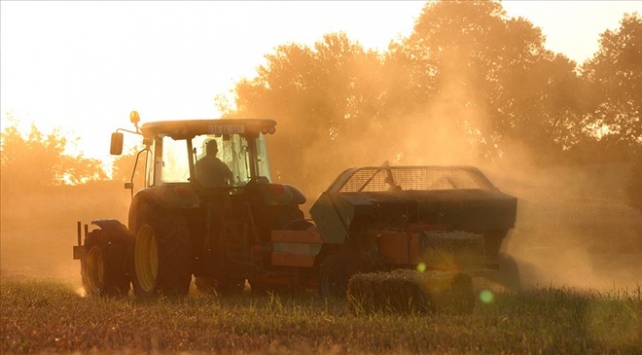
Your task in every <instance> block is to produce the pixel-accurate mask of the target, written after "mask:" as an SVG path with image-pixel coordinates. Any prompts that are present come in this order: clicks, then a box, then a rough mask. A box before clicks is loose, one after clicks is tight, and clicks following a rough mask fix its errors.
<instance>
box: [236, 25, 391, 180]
mask: <svg viewBox="0 0 642 355" xmlns="http://www.w3.org/2000/svg"><path fill="white" fill-rule="evenodd" d="M266 59H267V64H265V65H263V66H261V67H259V69H258V75H257V77H256V78H254V79H251V80H250V79H244V80H242V81H241V82H239V83H238V84H237V86H236V88H235V95H236V99H235V104H236V109H235V110H233V111H230V112H227V116H238V117H256V116H260V117H274V118H277V119H278V122H279V124H278V126H277V130H278V131H279V138H278V139H277V140H274V141H272V140H270V141H268V144H269V145H270V149H271V158H272V165H273V168H274V169H273V170H274V171H273V177H275V178H276V179H277V180H280V181H286V182H287V181H291V182H299V181H308V180H314V179H318V177H319V176H320V175H321V176H326V174H328V171H329V170H330V171H332V169H333V168H335V169H336V164H333V161H334V159H336V156H335V157H332V156H330V155H329V154H322V153H323V152H324V151H325V152H326V153H328V152H329V151H330V150H331V149H333V148H334V147H336V148H341V149H349V148H348V147H347V146H345V145H344V144H345V143H346V142H348V141H353V140H359V139H360V138H361V137H363V136H364V134H366V129H365V128H366V127H369V126H370V125H373V124H376V123H377V121H378V119H380V117H381V115H380V113H381V112H380V106H379V103H380V87H381V84H380V81H381V78H380V75H379V74H380V71H381V68H382V64H381V59H380V57H379V55H378V54H377V53H376V52H373V51H366V50H364V49H363V47H362V46H360V45H359V44H358V43H353V42H351V41H349V40H348V38H347V36H346V35H345V34H344V33H337V34H328V35H325V36H324V37H323V40H322V41H319V42H317V43H316V44H315V45H314V47H312V48H311V47H308V46H302V45H297V44H289V45H283V46H280V47H278V48H277V49H276V51H275V53H273V54H269V55H267V56H266ZM356 152H357V153H359V154H360V153H363V151H362V150H356ZM293 153H295V154H293ZM353 153H354V152H350V154H353ZM350 154H349V155H350ZM337 155H341V154H340V152H339V153H337ZM310 156H314V157H315V158H314V161H313V160H311V159H310V158H308V157H310ZM331 174H336V172H334V171H333V172H332V173H331Z"/></svg>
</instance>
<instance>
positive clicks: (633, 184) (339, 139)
mask: <svg viewBox="0 0 642 355" xmlns="http://www.w3.org/2000/svg"><path fill="white" fill-rule="evenodd" d="M544 41H545V38H544V36H543V35H542V32H541V30H540V29H539V28H537V27H535V26H534V25H533V24H532V23H530V22H529V21H528V20H526V19H524V18H521V17H520V18H513V17H509V16H508V15H507V14H506V12H505V10H504V9H503V7H502V5H501V3H500V2H495V1H475V2H472V1H437V2H429V3H427V4H426V5H425V6H424V8H423V9H422V11H421V13H420V15H419V17H418V18H417V20H416V22H415V26H414V29H413V31H412V32H411V34H410V35H409V36H408V37H405V38H402V39H399V40H395V41H391V43H390V44H389V46H388V49H387V50H386V51H383V52H379V51H374V50H366V49H364V48H363V47H362V46H361V45H360V44H359V43H358V42H355V41H352V40H350V39H349V38H348V37H347V35H346V34H344V33H330V34H326V35H325V36H323V38H322V39H321V40H320V41H318V42H316V43H314V44H313V45H312V46H307V45H301V44H296V43H290V44H284V45H281V46H279V47H277V48H276V49H275V50H274V51H273V52H272V53H268V54H267V55H266V56H265V64H263V65H262V66H260V67H258V68H257V71H256V75H255V76H254V77H251V78H243V79H242V80H240V81H239V82H238V83H237V84H236V85H235V87H234V88H233V90H232V92H233V94H234V99H233V102H226V101H225V100H224V99H221V98H217V99H216V102H215V104H216V105H217V107H219V108H221V109H222V111H223V112H224V116H225V117H270V118H275V119H277V121H278V126H277V130H278V134H277V135H276V136H275V137H274V138H271V139H270V140H269V141H268V144H269V148H270V159H271V163H272V167H273V173H272V175H273V178H274V179H275V180H277V181H281V182H288V183H292V184H294V185H297V186H300V185H301V184H302V182H306V183H308V184H311V185H314V186H316V184H318V185H320V186H321V185H327V184H328V183H329V181H331V179H332V178H333V177H334V176H336V174H337V173H338V172H339V171H340V170H341V169H343V168H348V167H350V166H356V165H369V164H379V163H381V162H383V161H384V160H387V161H390V162H391V163H397V164H419V163H421V164H423V163H452V162H480V161H482V162H484V163H493V162H499V161H502V160H506V159H514V160H515V159H523V157H528V160H529V161H532V163H533V164H535V165H537V166H547V165H558V164H586V163H594V162H596V163H604V162H630V161H636V162H637V163H635V164H634V169H633V173H632V176H631V178H630V184H629V185H630V186H629V192H630V194H632V196H636V197H635V198H632V201H638V202H637V203H638V207H640V208H641V209H642V187H640V181H642V168H641V166H642V162H640V160H642V158H641V157H642V152H641V151H642V121H641V120H640V112H641V107H642V95H640V92H642V17H641V16H640V15H639V14H637V13H634V14H625V15H624V16H623V18H622V20H621V21H620V25H619V27H618V28H617V29H616V30H613V31H611V30H607V31H605V32H603V33H602V34H601V35H600V40H599V50H598V51H597V52H596V53H595V54H594V55H593V56H592V57H591V58H590V59H588V60H586V61H585V62H584V63H575V62H574V61H572V60H570V59H569V58H568V57H566V56H565V55H563V54H559V53H554V52H552V51H550V50H547V49H546V48H545V46H544ZM65 144H66V141H65V140H64V138H62V137H61V136H59V135H56V133H52V135H48V136H43V134H42V133H41V132H39V131H38V130H37V129H36V128H35V127H32V130H31V133H29V135H28V137H24V136H21V135H20V134H19V132H17V131H16V130H15V128H12V127H6V128H5V129H4V130H3V132H2V183H3V189H4V188H5V186H13V185H12V184H20V183H26V180H25V176H30V177H31V176H33V178H34V179H36V178H37V180H38V181H35V182H31V183H36V184H40V185H47V184H52V183H53V184H56V183H83V182H87V181H93V180H100V179H104V178H105V176H106V175H105V173H104V171H103V170H102V168H101V167H100V163H99V162H98V161H93V160H91V159H87V158H84V157H82V156H76V157H68V156H65V155H64V154H63V150H64V146H65ZM49 155H53V156H55V157H54V158H53V160H52V157H51V156H49ZM25 156H37V157H39V158H38V159H43V161H48V162H49V163H48V164H46V166H47V167H48V168H47V169H49V170H48V171H46V172H40V171H39V172H38V173H33V174H31V173H29V174H25V172H28V171H31V170H29V169H33V168H31V167H28V166H22V165H20V164H21V161H24V160H23V158H24V157H25ZM127 159H130V160H129V161H131V158H127V157H125V158H123V159H121V160H120V161H119V162H118V164H120V165H118V166H116V168H115V169H114V171H115V172H116V173H117V174H119V176H118V178H122V179H124V178H125V177H127V179H128V178H129V171H125V170H126V169H125V168H124V163H125V162H127V161H128V160H127ZM52 162H53V163H52ZM33 165H40V164H33ZM41 166H42V165H40V167H39V168H41ZM18 172H20V173H19V174H18ZM12 174H15V177H14V175H12ZM635 174H638V175H635ZM18 176H20V177H19V178H18ZM7 181H12V182H11V183H10V184H9V185H7V184H5V182H7ZM15 186H17V185H15ZM322 187H326V186H322ZM633 203H634V202H633Z"/></svg>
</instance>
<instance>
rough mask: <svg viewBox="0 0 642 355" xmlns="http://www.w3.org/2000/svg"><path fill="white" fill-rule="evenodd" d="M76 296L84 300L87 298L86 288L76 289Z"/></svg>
mask: <svg viewBox="0 0 642 355" xmlns="http://www.w3.org/2000/svg"><path fill="white" fill-rule="evenodd" d="M76 294H77V295H78V296H80V297H82V298H85V297H87V292H86V291H85V288H84V287H80V288H77V289H76Z"/></svg>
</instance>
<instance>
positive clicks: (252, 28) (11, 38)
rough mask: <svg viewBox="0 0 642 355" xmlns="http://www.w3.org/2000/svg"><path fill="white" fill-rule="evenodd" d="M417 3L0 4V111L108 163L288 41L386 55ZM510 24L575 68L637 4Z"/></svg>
mask: <svg viewBox="0 0 642 355" xmlns="http://www.w3.org/2000/svg"><path fill="white" fill-rule="evenodd" d="M424 4H425V2H424V1H356V2H346V1H335V2H329V1H319V2H312V1H305V2H293V1H286V2H269V1H261V2H244V1H242V2H222V1H212V2H210V1H207V2H205V1H196V2H171V1H159V2H152V1H142V2H124V1H105V2H84V1H83V2H79V1H72V2H59V1H55V2H33V1H9V2H8V1H2V2H0V14H1V20H0V26H1V28H0V36H1V38H0V45H1V49H0V70H1V72H0V80H1V85H0V113H1V115H2V116H1V121H0V122H1V123H2V125H4V124H6V118H7V113H8V112H9V113H11V114H12V115H13V116H15V117H17V118H18V119H20V120H21V121H22V122H23V123H24V124H25V125H28V124H29V123H30V122H35V123H36V125H37V126H38V127H40V128H41V129H43V130H44V131H49V130H51V129H52V128H54V127H59V128H61V129H62V130H63V132H65V133H69V134H70V135H71V136H78V137H81V140H80V142H79V145H80V146H79V148H80V149H82V150H83V151H85V152H86V155H88V156H92V157H100V158H103V157H107V156H108V152H107V151H108V146H109V136H110V133H111V131H113V130H114V129H116V128H118V127H125V128H130V127H129V121H128V115H129V112H130V111H131V110H138V111H139V112H140V114H141V119H142V121H143V122H144V121H151V120H160V119H180V118H209V117H217V116H218V112H217V111H216V109H215V107H214V97H215V96H216V95H218V94H226V93H228V92H229V90H230V89H232V87H233V86H234V83H235V81H237V80H238V79H240V78H241V77H243V76H252V75H253V74H254V72H255V69H256V68H257V67H258V66H259V65H260V64H262V63H263V56H264V55H265V54H267V53H270V52H271V51H272V50H273V49H274V48H275V47H276V46H278V45H280V44H284V43H289V42H296V43H302V44H312V43H314V42H316V41H319V40H320V39H321V37H322V36H323V34H326V33H329V32H336V31H344V32H346V33H347V35H348V37H349V38H350V39H352V40H355V41H359V42H360V43H361V44H362V45H363V46H364V47H367V48H374V49H379V50H385V49H386V47H387V45H388V43H389V42H390V41H391V40H394V39H396V38H399V37H400V36H405V35H408V34H409V33H410V32H411V31H412V27H413V24H414V20H415V19H416V17H417V16H418V15H419V14H420V11H421V8H422V7H423V5H424ZM503 4H504V8H505V9H506V10H507V12H508V15H509V16H523V17H526V18H527V19H529V20H530V21H531V22H533V23H534V24H535V25H536V26H538V27H541V28H542V31H543V33H544V35H546V36H547V42H546V45H547V47H548V48H549V49H551V50H553V51H555V52H561V53H564V54H566V55H567V56H568V57H570V58H571V59H574V60H576V61H578V62H580V63H581V62H582V61H584V60H585V59H587V58H589V57H590V56H591V55H592V54H593V53H594V52H595V51H597V49H598V38H599V34H600V33H601V32H603V31H604V30H606V29H616V28H617V27H618V22H619V21H620V20H621V18H622V16H623V14H624V13H625V12H633V11H638V12H639V13H642V1H620V2H614V1H507V2H504V3H503Z"/></svg>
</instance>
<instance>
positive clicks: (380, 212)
mask: <svg viewBox="0 0 642 355" xmlns="http://www.w3.org/2000/svg"><path fill="white" fill-rule="evenodd" d="M130 120H131V122H132V123H133V124H134V126H135V130H134V131H131V130H125V129H119V130H117V131H116V132H115V133H113V134H112V137H111V138H112V139H111V148H110V151H111V153H112V154H114V155H119V154H122V150H123V140H124V138H123V136H124V134H123V132H127V133H130V134H135V135H138V136H141V137H142V143H143V148H142V150H140V151H139V153H138V155H137V158H136V164H144V166H145V182H144V187H143V188H142V189H140V190H138V191H137V192H136V193H135V194H134V186H133V180H134V179H133V176H134V175H133V174H132V180H131V181H130V182H129V183H126V184H125V188H128V189H131V192H132V201H131V204H130V209H129V215H128V221H127V225H125V224H124V223H122V222H120V221H117V220H105V219H101V220H94V221H92V222H91V223H92V224H93V225H95V226H97V227H98V228H95V229H93V230H91V231H90V230H89V226H88V225H85V226H84V238H83V230H82V229H83V228H82V224H81V222H78V224H77V228H78V236H77V239H78V242H77V245H75V246H74V247H73V254H74V259H77V260H80V262H81V277H82V283H83V286H84V288H85V290H86V292H87V294H89V295H92V296H103V295H104V296H110V295H126V294H128V293H129V291H130V289H131V287H132V286H133V291H134V295H135V296H136V297H142V298H148V297H155V296H159V295H186V294H187V293H188V292H189V289H190V285H191V282H192V280H194V284H195V285H196V287H197V289H198V290H199V291H202V292H208V293H216V294H235V293H239V292H241V291H243V290H244V289H245V287H246V284H249V286H250V289H251V292H252V293H254V292H258V293H264V292H281V291H284V292H285V291H288V292H291V291H305V290H316V291H317V292H319V294H320V295H321V296H322V297H345V293H346V288H347V284H348V281H349V279H350V277H351V276H352V275H355V274H357V273H362V272H370V271H392V270H395V269H400V268H401V269H415V268H417V267H418V266H420V265H422V266H423V267H426V266H427V267H428V268H433V269H444V270H448V269H464V265H465V264H466V270H470V272H473V273H476V274H479V275H483V274H487V273H495V274H496V273H497V272H498V270H499V269H500V265H501V264H504V265H508V266H504V269H510V268H514V261H512V260H511V259H510V258H506V257H505V256H504V254H503V253H501V252H500V247H501V245H502V242H503V240H504V239H505V237H506V236H507V234H508V232H509V230H510V229H511V228H512V227H513V226H514V223H515V217H516V208H517V199H516V198H515V197H512V196H510V195H507V194H504V193H502V192H500V191H499V190H498V189H497V188H496V187H495V186H494V185H493V184H492V183H491V182H490V181H489V180H488V179H487V178H486V177H485V176H484V174H482V173H481V171H480V170H478V169H477V168H474V167H470V166H390V165H388V164H387V163H386V164H384V165H382V166H371V167H357V168H350V169H346V170H345V171H343V172H342V173H341V174H340V175H339V176H338V177H337V178H336V179H335V180H334V182H332V183H331V184H330V186H329V188H328V189H327V190H326V191H324V192H323V193H322V194H321V196H320V197H319V198H318V199H317V201H315V203H314V204H313V206H312V208H311V209H310V216H311V217H312V219H311V220H310V219H306V218H305V215H304V212H303V211H302V209H301V205H303V204H304V203H305V202H306V197H305V196H304V194H303V193H302V192H301V191H299V190H298V189H297V188H295V187H293V186H290V185H285V184H276V183H273V182H272V181H271V180H272V179H271V175H270V166H269V159H268V152H267V149H266V137H267V136H269V135H271V134H274V133H275V130H276V122H275V121H274V120H271V119H203V120H180V121H160V122H149V123H145V124H143V125H142V126H140V127H139V125H138V123H139V121H140V119H139V116H138V114H137V113H136V112H135V111H134V112H132V113H131V115H130ZM212 144H214V145H215V146H216V147H217V148H218V151H217V152H215V154H216V158H217V159H218V160H219V161H220V162H222V163H223V164H224V165H225V166H226V167H223V169H225V171H227V173H226V178H225V179H219V180H217V181H216V182H214V183H213V182H212V181H211V180H210V179H209V177H208V176H207V175H206V173H204V172H203V169H201V168H200V167H199V166H200V165H201V161H203V160H204V159H208V158H207V156H208V150H209V148H208V147H209V146H211V145H212ZM461 232H466V236H467V237H466V238H463V239H462V238H459V237H458V236H457V234H456V233H461ZM453 233H454V234H453ZM451 236H452V237H451ZM470 236H474V238H473V239H474V240H473V243H472V244H475V243H476V244H475V245H479V246H480V247H479V248H470V247H468V246H469V245H470V244H471V238H470ZM444 241H445V244H447V246H448V247H447V248H443V246H444ZM459 251H465V253H463V254H462V253H459ZM455 254H461V255H456V257H454V256H453V255H455ZM464 254H465V255H464ZM462 255H464V256H462ZM467 260H468V261H470V260H475V262H474V263H468V262H466V261H467ZM507 260H508V263H507V262H506V261H507ZM441 261H444V262H441ZM445 261H448V262H445ZM511 262H512V264H511ZM471 265H472V266H471Z"/></svg>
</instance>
